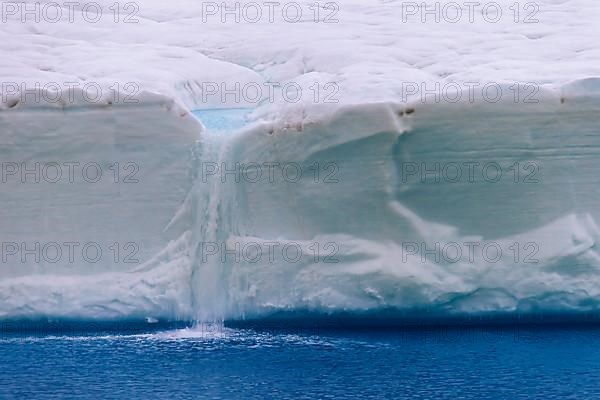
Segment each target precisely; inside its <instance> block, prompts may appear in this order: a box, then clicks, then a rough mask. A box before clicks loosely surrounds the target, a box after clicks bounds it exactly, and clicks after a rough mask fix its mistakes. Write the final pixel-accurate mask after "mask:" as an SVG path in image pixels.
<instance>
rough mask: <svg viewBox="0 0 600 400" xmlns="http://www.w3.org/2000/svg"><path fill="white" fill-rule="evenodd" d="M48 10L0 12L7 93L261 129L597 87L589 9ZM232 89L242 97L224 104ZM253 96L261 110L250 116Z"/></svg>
mask: <svg viewBox="0 0 600 400" xmlns="http://www.w3.org/2000/svg"><path fill="white" fill-rule="evenodd" d="M56 4H57V3H56V2H50V1H42V2H35V3H34V2H28V3H25V4H20V5H19V4H18V3H13V5H12V6H10V7H8V6H6V7H4V9H3V12H2V18H3V23H2V24H0V38H1V39H2V40H0V51H1V52H2V55H3V57H2V58H3V62H2V63H1V65H0V74H1V75H2V77H3V82H4V85H5V87H4V88H3V93H7V92H10V91H11V90H12V91H14V90H15V89H14V85H15V84H16V85H18V86H19V87H20V88H21V89H22V88H23V87H25V88H27V89H31V88H33V87H35V85H36V84H39V85H40V86H42V87H43V86H44V85H47V84H49V83H50V84H51V86H48V87H47V88H48V89H49V90H52V89H53V88H56V87H57V86H58V87H61V88H63V89H64V88H65V87H69V85H75V84H74V83H73V82H76V83H77V85H79V87H81V86H83V85H85V84H88V86H87V89H90V88H91V89H90V90H92V89H93V86H95V85H96V83H97V84H98V85H100V86H101V87H104V88H115V87H117V88H118V89H119V90H121V91H123V92H125V93H131V92H137V91H140V90H149V91H153V92H159V93H162V94H165V95H167V96H172V97H174V98H177V99H178V100H180V101H181V102H183V103H184V104H185V105H186V106H187V107H189V108H196V109H202V108H229V107H248V106H257V105H261V106H262V107H259V110H262V113H261V112H259V113H258V114H259V115H263V116H264V115H269V114H271V115H273V114H279V113H281V112H282V111H283V110H285V109H287V108H290V107H291V108H296V109H297V107H303V108H304V109H306V110H308V111H307V112H308V113H310V112H311V110H312V109H315V108H321V109H323V108H327V107H322V106H324V105H325V106H326V105H331V104H340V103H341V104H356V103H365V102H378V101H403V100H406V99H407V97H406V92H407V91H410V94H413V95H414V94H416V93H421V92H424V91H428V90H434V91H435V90H436V89H435V84H436V82H438V83H440V84H441V85H442V89H441V90H445V89H448V90H450V91H451V90H454V88H456V87H458V88H460V89H463V90H464V89H465V88H468V85H469V82H471V83H472V82H479V83H486V82H498V83H502V84H506V85H511V84H513V83H516V82H520V83H527V82H531V83H534V84H536V85H539V86H542V87H546V88H550V89H556V88H560V87H562V86H563V85H564V84H565V83H567V82H571V81H578V80H584V79H586V78H590V77H597V76H600V63H599V62H598V61H599V60H600V45H599V44H598V43H600V29H598V26H597V24H598V21H599V20H600V3H598V2H596V1H593V0H538V1H535V2H514V1H513V0H510V1H504V0H500V1H497V2H487V1H484V2H451V1H446V0H442V1H431V0H428V1H425V2H406V1H404V2H401V1H374V0H373V1H364V0H344V1H338V2H321V3H315V2H314V1H313V0H310V1H308V0H299V1H294V2H285V1H284V2H250V1H245V0H244V1H225V2H202V3H198V2H196V1H193V0H174V1H169V2H164V1H157V0H140V1H137V2H135V3H133V2H131V3H115V2H114V1H113V0H98V1H96V2H89V3H85V2H81V3H80V2H75V3H68V2H66V3H61V2H58V4H59V5H62V8H61V9H58V8H56ZM69 4H75V5H71V6H70V5H69ZM115 4H116V6H115ZM315 4H317V5H318V7H315ZM224 5H225V6H226V7H224ZM423 5H425V7H423ZM98 6H100V7H101V8H98ZM36 7H37V8H36ZM458 7H460V9H459V8H458ZM27 10H29V11H27ZM266 82H269V83H266ZM127 83H133V86H131V85H130V86H128V87H125V85H126V84H127ZM236 83H239V84H240V87H241V88H242V89H239V90H238V91H239V92H240V93H242V95H241V96H238V97H241V98H236V96H235V95H233V94H229V95H227V92H226V89H229V90H231V89H233V90H234V91H235V89H234V88H235V85H236ZM457 83H458V84H457ZM7 84H8V85H9V86H10V85H13V87H9V86H6V85H7ZM286 84H288V87H287V88H288V89H289V87H292V88H297V87H301V88H303V96H302V98H300V100H299V101H297V102H296V101H289V96H288V97H286V96H282V95H281V93H283V92H282V91H283V89H281V87H282V86H284V85H286ZM117 85H119V86H117ZM289 85H291V86H289ZM315 85H317V86H315ZM444 85H447V86H444ZM257 87H260V91H261V92H260V94H261V97H260V99H261V100H262V101H261V102H258V101H256V104H251V103H252V100H250V101H249V98H252V99H254V98H255V97H254V94H250V93H255V92H252V90H256V88H257ZM243 88H247V89H248V90H249V92H243V91H242V90H243ZM269 88H271V89H269ZM316 88H318V89H319V90H320V92H317V89H316ZM269 90H271V92H270V91H269ZM286 90H287V89H286ZM437 90H438V91H439V90H440V89H439V88H438V89H437ZM278 94H279V95H278ZM4 97H6V96H4ZM292 97H293V96H292ZM265 98H267V101H265ZM3 101H4V103H5V102H6V99H3ZM249 103H250V104H249ZM314 105H317V106H319V107H313V106H314ZM9 106H10V105H9ZM2 108H7V105H6V104H3V105H2ZM294 114H297V112H295V113H294Z"/></svg>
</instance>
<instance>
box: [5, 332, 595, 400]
mask: <svg viewBox="0 0 600 400" xmlns="http://www.w3.org/2000/svg"><path fill="white" fill-rule="evenodd" d="M23 398H25V399H38V398H47V399H59V398H65V399H94V400H96V399H131V398H139V399H194V398H207V399H265V398H266V399H268V398H272V399H324V398H331V399H349V398H350V399H383V398H387V399H403V398H408V399H485V398H489V399H496V398H498V399H505V398H509V399H532V398H533V399H545V400H547V399H564V398H572V399H575V398H581V399H594V398H600V329H598V328H594V327H585V328H552V327H550V328H548V327H542V328H511V329H508V328H447V329H433V328H432V329H396V330H387V331H364V330H360V331H355V330H351V331H344V330H310V331H307V330H300V331H274V330H252V329H230V328H218V329H216V328H212V329H211V330H202V329H196V330H193V329H179V330H166V331H155V332H146V333H144V332H136V333H131V332H114V331H111V332H96V333H89V332H88V333H77V332H70V333H68V334H65V333H60V332H55V333H44V334H33V333H14V332H13V333H10V332H3V333H2V334H1V336H0V399H23Z"/></svg>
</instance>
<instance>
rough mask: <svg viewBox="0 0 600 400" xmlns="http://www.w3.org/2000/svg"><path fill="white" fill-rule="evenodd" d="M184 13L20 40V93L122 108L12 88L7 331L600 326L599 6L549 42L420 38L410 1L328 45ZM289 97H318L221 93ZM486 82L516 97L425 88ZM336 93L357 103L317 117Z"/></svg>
mask: <svg viewBox="0 0 600 400" xmlns="http://www.w3.org/2000/svg"><path fill="white" fill-rule="evenodd" d="M104 3H106V2H100V4H104ZM176 3H177V4H175V5H171V4H169V6H168V7H167V5H165V4H161V3H159V2H154V1H147V2H144V4H145V5H146V7H140V11H139V12H140V14H139V17H140V21H139V22H138V23H137V24H131V25H126V24H114V23H112V22H110V23H109V22H106V21H101V22H99V23H97V24H93V25H91V24H84V23H81V24H77V23H75V24H71V23H68V22H67V21H61V22H60V23H58V24H49V23H43V22H42V23H41V24H33V23H20V21H16V20H13V21H12V22H13V23H12V24H11V23H10V22H11V21H9V23H7V24H5V25H3V26H2V28H1V29H0V34H2V35H3V36H8V35H12V36H13V38H14V40H13V41H8V40H6V41H2V43H1V44H0V49H1V51H3V53H6V54H7V55H9V54H10V55H9V56H7V60H6V63H5V65H4V66H2V67H0V72H2V74H3V76H4V77H6V78H5V79H4V81H5V82H8V83H11V82H12V83H15V82H17V83H19V84H20V85H25V86H26V87H27V88H31V87H35V83H37V82H41V83H42V84H43V83H45V82H46V83H47V82H55V83H57V82H58V83H61V82H62V83H63V84H64V83H65V82H71V80H73V81H74V82H79V83H80V84H81V86H82V87H83V86H84V85H85V83H86V82H94V83H97V84H98V86H99V87H101V88H102V89H103V94H104V96H103V97H101V98H100V99H99V100H98V101H94V102H90V101H89V100H86V99H87V97H86V93H85V90H79V89H77V90H75V92H74V94H75V97H74V99H69V100H68V101H66V102H50V101H47V98H48V96H47V95H46V96H43V95H41V96H39V97H36V96H35V95H32V94H31V93H29V94H28V95H25V96H23V95H22V94H20V93H19V92H15V91H14V90H13V89H14V85H12V86H11V85H9V86H3V88H2V89H3V95H2V103H1V106H0V141H1V142H2V146H1V147H2V150H1V151H2V160H1V161H2V171H1V172H2V176H1V178H2V182H1V183H0V184H1V185H2V188H3V190H2V191H1V192H0V199H1V204H2V206H3V207H2V208H1V209H0V221H2V225H1V226H2V257H3V259H2V263H1V267H2V268H1V270H0V318H1V319H3V320H7V319H18V318H39V317H42V318H83V319H99V320H104V319H108V320H112V319H119V318H146V317H149V318H153V319H154V318H156V319H169V320H186V321H188V320H202V321H213V320H223V319H226V320H241V319H252V318H262V317H267V316H270V315H275V314H278V313H295V312H307V313H314V314H324V315H331V314H336V313H350V314H361V315H369V314H370V313H377V312H380V311H391V312H394V313H398V315H403V313H406V314H411V315H432V316H433V317H436V318H437V317H440V316H470V315H499V314H502V315H506V314H509V315H532V314H541V315H543V314H545V313H555V312H565V313H598V311H599V310H600V303H599V301H600V285H599V282H600V280H599V279H600V270H599V268H600V256H599V254H598V246H597V242H598V240H599V235H600V228H599V227H598V221H599V218H600V215H599V214H600V211H599V209H598V206H597V203H598V200H599V199H600V189H598V178H597V176H598V165H599V164H598V158H599V156H600V154H598V153H599V151H598V149H599V148H600V146H599V145H600V135H599V134H598V115H599V113H598V112H599V111H600V110H599V109H600V90H599V88H600V85H598V79H597V78H595V77H597V76H600V71H599V70H598V63H597V61H598V49H597V47H594V45H586V44H584V41H583V39H584V38H585V39H586V40H589V39H590V38H596V39H597V38H598V32H597V29H595V26H594V24H595V17H596V16H597V15H598V12H599V8H598V5H597V4H595V3H592V2H589V1H583V0H580V1H575V0H573V1H570V2H566V3H564V4H563V3H561V4H559V3H557V2H554V1H545V2H543V3H544V5H545V6H546V7H545V8H543V13H542V14H540V22H539V23H537V24H530V25H527V24H515V23H514V22H511V21H508V22H507V21H505V20H503V21H501V22H500V23H498V24H489V23H484V22H479V23H469V22H464V23H459V24H448V23H446V24H444V23H410V24H400V23H397V22H398V18H400V14H399V12H400V10H401V8H399V7H400V6H399V5H398V3H397V2H383V3H381V4H379V5H377V6H372V5H371V6H369V5H365V4H364V3H363V2H358V1H348V2H347V3H344V4H342V7H341V8H340V14H339V23H337V24H333V25H330V26H326V25H325V24H312V23H302V24H294V25H290V24H286V23H285V22H282V21H279V22H275V23H263V24H256V25H252V24H243V23H242V24H233V25H232V24H226V23H222V22H219V21H217V20H211V21H208V22H204V21H203V20H202V16H199V15H198V9H197V7H196V8H195V7H194V6H193V4H192V3H191V2H187V1H180V2H176ZM107 4H108V3H107ZM302 4H304V2H302ZM307 4H308V3H307ZM167 8H168V9H167ZM578 10H585V13H584V12H583V11H578ZM574 21H576V23H575V22H574ZM59 27H60V28H61V29H59ZM234 28H235V29H234ZM284 28H285V29H286V31H287V32H288V34H287V35H285V36H283V37H282V36H281V35H279V36H278V35H276V32H278V29H279V30H281V29H284ZM32 32H34V33H37V34H36V35H32V34H31V33H32ZM276 36H277V37H278V38H279V40H280V41H278V42H276V41H274V39H273V38H274V37H276ZM99 37H101V39H99ZM11 43H16V45H15V44H11ZM586 43H587V41H586ZM15 46H17V47H19V49H17V48H16V47H15ZM91 50H94V51H97V52H99V54H103V55H104V57H105V59H92V58H90V57H89V56H88V52H89V51H91ZM267 81H278V82H280V83H285V82H293V83H295V84H297V85H299V86H300V87H301V88H303V89H304V93H310V95H306V96H303V97H302V98H301V99H300V101H298V102H289V101H285V99H283V98H280V97H277V98H275V99H269V100H273V101H261V102H259V103H257V104H254V103H252V102H249V101H247V99H242V101H236V100H232V97H231V96H230V97H226V98H225V99H223V98H221V97H219V96H212V97H210V96H209V97H207V93H206V92H203V89H205V88H206V85H203V83H207V82H209V83H215V82H216V83H228V84H230V85H232V84H235V83H239V84H241V85H242V86H243V85H244V84H249V83H260V84H264V82H267ZM470 81H475V82H480V83H482V84H483V83H485V82H494V85H495V87H500V88H502V90H503V93H505V96H503V98H502V99H500V100H499V101H495V102H492V101H489V99H485V98H482V97H481V93H480V92H478V95H476V96H475V98H473V99H470V98H469V96H468V95H466V93H462V94H463V95H464V96H462V99H461V101H456V102H451V101H439V100H437V99H436V98H435V96H434V98H433V99H431V97H426V96H425V97H424V94H423V93H421V91H422V89H423V86H422V85H417V86H414V85H413V84H414V83H419V84H424V83H426V84H428V85H429V86H427V87H426V88H429V89H430V88H431V87H432V86H431V85H435V83H442V84H449V83H452V82H455V83H456V82H463V83H464V82H470ZM131 82H135V85H134V86H133V88H135V91H134V92H133V93H132V92H131V91H127V90H126V88H127V84H128V83H131ZM315 82H321V83H323V82H335V84H336V86H335V87H336V88H337V89H338V92H336V94H335V96H336V101H335V102H322V101H315V99H314V97H313V96H312V94H313V92H312V91H311V90H310V88H311V87H312V85H313V84H314V83H315ZM515 82H518V85H517V88H520V89H522V90H523V91H522V92H521V93H524V94H527V93H530V92H528V90H529V89H531V88H532V87H534V88H535V89H536V90H535V92H534V93H533V95H534V99H533V100H535V101H531V102H527V101H524V100H523V98H519V99H518V101H517V100H515V97H514V94H515V91H514V90H515ZM533 82H535V84H534V83H533ZM115 83H119V86H118V87H119V90H122V91H123V90H125V91H124V92H122V93H121V95H120V97H119V98H120V99H123V98H129V100H135V101H133V102H123V101H114V99H115V97H114V94H115V91H114V90H113V89H112V88H114V87H115V86H114V85H115ZM407 83H410V84H411V85H407ZM59 86H64V85H59ZM459 86H461V85H459ZM131 88H132V86H129V89H131ZM415 88H416V89H417V90H412V89H415ZM528 88H529V89H528ZM409 89H410V90H409ZM7 90H8V92H7ZM40 90H42V89H40ZM44 90H45V89H44ZM7 93H8V94H7ZM46 94H47V93H46ZM530 94H531V93H530ZM40 98H41V100H39V99H40ZM197 109H203V110H211V109H212V110H213V111H214V112H216V114H209V113H203V112H196V113H195V114H196V117H195V116H194V113H193V112H192V111H193V110H197ZM218 109H221V110H220V111H219V110H218ZM211 115H218V116H219V117H217V118H216V120H215V119H212V117H211ZM219 118H221V119H219ZM228 118H234V119H237V120H242V119H243V122H242V123H240V122H239V121H237V122H236V123H231V124H230V123H229V122H228ZM203 124H204V125H206V129H205V127H204V126H203ZM56 165H58V166H59V170H60V171H61V172H62V173H63V176H62V177H61V179H58V181H57V182H52V181H53V180H55V179H56V175H52V174H53V173H55V172H56V170H57V168H56ZM84 166H86V168H88V167H89V169H85V172H82V169H83V168H84ZM285 166H291V169H287V168H286V167H285ZM35 168H40V170H39V171H38V170H36V169H35ZM71 168H72V169H71ZM239 168H246V170H245V174H243V176H240V175H239V173H240V171H239ZM257 170H260V171H261V173H262V174H263V175H262V176H261V178H262V179H254V178H255V177H256V175H252V174H256V173H257ZM98 171H101V173H102V176H100V177H99V176H98V175H97V172H98ZM223 171H225V174H223ZM227 171H229V172H227ZM298 171H300V172H301V173H300V174H297V172H298ZM70 172H73V173H74V174H75V177H74V178H73V179H71V176H70V175H68V174H69V173H70ZM269 173H273V174H274V176H275V178H274V179H267V178H268V177H270V176H269V175H268V174H269ZM23 174H25V175H23ZM44 174H50V175H44ZM65 174H67V175H65ZM282 174H284V175H282ZM290 174H291V175H290ZM36 176H37V177H39V176H41V178H42V179H37V180H36ZM282 176H284V179H282ZM96 179H98V180H96ZM66 243H77V245H74V244H66ZM36 244H37V245H38V246H39V248H38V247H36ZM49 244H52V245H49ZM55 244H58V248H59V249H60V251H62V252H63V254H62V257H59V258H58V260H57V261H55V260H56V257H57V256H56V253H55V252H56V251H57V247H56V245H55ZM85 244H93V246H92V247H91V250H92V253H91V254H90V253H87V252H86V253H85V256H83V255H82V253H81V250H82V247H84V245H85ZM70 246H71V247H70ZM73 247H74V248H75V253H74V254H75V256H74V257H75V261H71V260H70V259H69V258H68V256H70V255H71V254H70V253H69V251H70V250H71V248H73ZM88 247H90V246H88ZM98 248H99V249H101V250H102V251H103V253H102V256H98V255H97V254H96V253H94V252H93V250H97V249H98ZM283 249H285V251H282V250H283ZM290 249H291V251H292V253H288V252H287V250H290ZM86 250H89V248H86ZM246 250H248V253H243V254H241V252H242V251H246ZM298 250H300V252H299V253H298ZM253 251H254V252H255V253H252V252H253ZM294 251H295V253H294ZM45 252H46V253H45ZM256 252H258V255H259V256H261V257H255V256H256V255H257V254H256ZM96 256H97V257H96ZM36 257H37V258H36ZM53 257H54V258H53ZM126 260H127V261H132V262H125V261H126ZM433 317H432V318H433Z"/></svg>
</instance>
